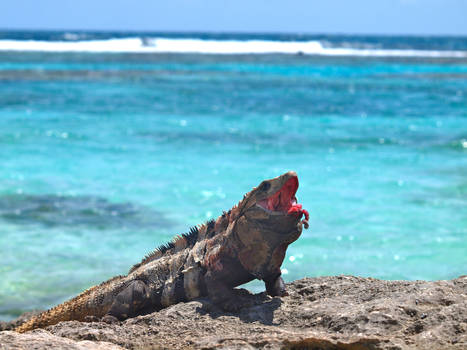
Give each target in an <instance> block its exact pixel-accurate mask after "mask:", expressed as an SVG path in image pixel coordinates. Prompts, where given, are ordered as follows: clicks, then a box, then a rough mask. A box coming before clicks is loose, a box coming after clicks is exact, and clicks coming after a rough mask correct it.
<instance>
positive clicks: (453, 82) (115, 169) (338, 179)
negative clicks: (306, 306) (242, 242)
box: [0, 32, 467, 319]
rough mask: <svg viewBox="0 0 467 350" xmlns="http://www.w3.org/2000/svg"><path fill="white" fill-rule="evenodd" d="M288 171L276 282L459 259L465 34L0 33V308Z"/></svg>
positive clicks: (462, 270)
mask: <svg viewBox="0 0 467 350" xmlns="http://www.w3.org/2000/svg"><path fill="white" fill-rule="evenodd" d="M288 170H295V171H297V173H298V175H299V181H300V188H299V190H298V193H297V197H298V199H299V202H301V203H302V204H303V206H304V208H306V209H308V210H309V211H310V229H309V230H304V232H303V234H302V236H301V237H300V238H299V240H298V241H296V242H295V243H293V244H292V245H291V246H290V247H289V249H288V253H287V257H286V260H285V261H284V264H283V275H284V278H285V280H287V281H291V280H294V279H297V278H302V277H305V276H320V275H336V274H353V275H359V276H371V277H376V278H383V279H406V280H415V279H426V280H436V279H449V278H454V277H457V276H459V275H463V274H466V273H467V38H456V37H445V38H443V37H434V38H429V37H376V36H324V35H321V36H319V35H316V36H305V35H272V34H271V35H247V34H242V35H240V34H203V33H189V34H188V33H187V34H180V33H103V32H98V33H92V32H0V255H1V264H0V277H1V278H0V319H10V318H13V317H15V316H17V315H18V314H20V313H22V312H24V311H27V310H31V309H38V308H39V309H43V308H47V307H50V306H53V305H55V304H57V303H59V302H62V301H63V300H65V299H66V298H68V297H70V296H73V295H75V294H77V293H79V292H80V291H82V290H83V289H86V288H88V287H90V286H91V285H93V284H96V283H99V282H101V281H103V280H105V279H107V278H109V277H111V276H113V275H116V274H124V273H126V272H127V271H128V269H129V267H130V266H131V265H133V264H134V263H136V262H138V261H139V260H140V259H141V258H142V257H143V256H144V255H145V254H146V253H148V252H149V251H151V250H152V249H154V248H155V247H156V246H158V245H159V244H161V243H164V242H167V241H168V240H169V239H170V238H171V237H172V236H173V235H175V234H178V233H183V232H186V231H188V229H189V228H190V226H193V225H196V224H199V223H202V222H204V221H206V220H208V219H210V218H215V217H217V216H218V215H220V214H221V213H222V210H227V209H229V208H230V207H232V206H233V205H234V204H235V203H237V202H238V200H240V199H241V198H242V196H243V194H244V193H245V192H247V191H249V190H250V189H251V188H252V187H253V186H256V185H257V184H259V183H260V181H261V180H263V179H264V178H269V177H274V176H277V175H280V174H281V173H283V172H285V171H288ZM249 288H250V289H252V290H255V291H257V290H261V289H262V288H263V287H262V286H261V283H259V282H256V283H252V284H250V285H249Z"/></svg>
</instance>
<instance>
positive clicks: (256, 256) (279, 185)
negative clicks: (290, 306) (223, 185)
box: [232, 171, 309, 278]
mask: <svg viewBox="0 0 467 350" xmlns="http://www.w3.org/2000/svg"><path fill="white" fill-rule="evenodd" d="M297 189H298V177H297V174H296V173H295V172H293V171H289V172H287V173H285V174H283V175H281V176H278V177H276V178H274V179H270V180H264V181H263V182H261V184H259V186H258V187H256V188H254V189H253V190H252V191H251V192H249V193H248V194H246V195H245V198H244V199H243V200H242V201H241V202H240V203H239V205H238V207H237V208H238V212H236V213H235V214H236V215H235V221H234V222H233V223H234V225H233V227H232V229H233V231H234V235H235V237H237V238H238V240H239V242H240V245H239V248H237V249H238V254H237V255H238V258H239V261H240V263H241V264H242V265H243V267H244V268H245V269H246V270H247V271H249V272H250V273H251V274H253V275H254V276H256V277H257V278H264V277H267V276H270V275H271V274H275V273H278V271H280V266H281V264H282V261H283V260H284V257H285V251H286V249H287V247H288V245H289V244H290V243H292V242H294V241H295V240H297V239H298V237H300V234H301V233H302V226H305V228H308V219H309V216H308V212H307V211H306V210H304V209H302V206H301V204H298V203H297V198H296V197H295V193H296V192H297ZM302 216H305V218H304V219H303V220H301V218H302Z"/></svg>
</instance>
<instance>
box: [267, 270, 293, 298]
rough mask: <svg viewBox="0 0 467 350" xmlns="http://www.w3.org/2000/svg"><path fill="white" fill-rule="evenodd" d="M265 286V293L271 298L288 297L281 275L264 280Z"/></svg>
mask: <svg viewBox="0 0 467 350" xmlns="http://www.w3.org/2000/svg"><path fill="white" fill-rule="evenodd" d="M264 282H265V284H266V292H267V293H268V294H269V295H270V296H272V297H284V296H286V295H289V293H287V290H286V289H285V283H284V280H283V279H282V277H281V275H280V274H279V276H274V277H272V278H267V279H265V280H264Z"/></svg>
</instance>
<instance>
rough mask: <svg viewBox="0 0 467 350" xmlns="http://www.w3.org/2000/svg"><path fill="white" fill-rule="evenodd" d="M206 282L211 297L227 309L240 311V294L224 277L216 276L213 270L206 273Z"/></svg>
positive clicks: (215, 302)
mask: <svg viewBox="0 0 467 350" xmlns="http://www.w3.org/2000/svg"><path fill="white" fill-rule="evenodd" d="M204 282H205V284H206V289H207V291H208V296H209V298H210V299H211V300H212V301H213V302H214V304H217V305H218V306H219V307H221V308H222V309H224V310H225V311H238V310H240V308H241V307H242V305H241V303H240V300H239V298H238V296H237V295H236V294H235V293H234V291H233V288H232V287H230V286H228V285H227V284H226V283H225V282H224V281H223V280H222V279H220V278H216V276H215V274H214V273H213V272H211V271H208V272H206V274H205V275H204Z"/></svg>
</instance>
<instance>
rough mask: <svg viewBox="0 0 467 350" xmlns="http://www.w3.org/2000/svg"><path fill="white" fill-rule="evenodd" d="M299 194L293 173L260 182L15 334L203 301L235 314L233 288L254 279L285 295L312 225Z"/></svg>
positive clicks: (235, 299)
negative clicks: (290, 258) (287, 262)
mask: <svg viewBox="0 0 467 350" xmlns="http://www.w3.org/2000/svg"><path fill="white" fill-rule="evenodd" d="M297 189H298V178H297V175H296V174H295V172H288V173H285V174H283V175H281V176H278V177H276V178H273V179H270V180H265V181H263V182H262V183H261V184H260V185H259V186H258V187H256V188H254V189H253V190H252V191H251V192H249V193H247V194H246V195H245V196H244V197H243V199H242V200H241V201H240V202H239V203H238V204H237V205H236V206H234V207H233V208H232V209H231V210H229V211H228V212H224V213H223V214H222V215H221V216H219V218H217V220H211V221H209V222H207V223H206V224H203V225H200V226H197V227H194V228H192V229H191V230H190V231H189V232H188V233H186V234H182V235H180V236H176V237H175V238H174V239H173V240H172V241H171V242H169V243H167V244H165V245H162V246H160V247H159V248H157V249H156V250H154V251H153V252H152V253H150V254H149V255H147V256H146V257H145V258H144V259H143V260H142V261H141V262H140V263H138V264H136V265H134V266H133V267H132V268H131V269H130V271H129V273H128V275H126V276H116V277H114V278H112V279H110V280H108V281H106V282H103V283H101V284H100V285H98V286H95V287H92V288H90V289H88V290H86V291H85V292H83V293H81V294H80V295H78V296H77V297H75V298H73V299H71V300H69V301H66V302H64V303H63V304H60V305H58V306H56V307H54V308H52V309H50V310H48V311H46V312H43V313H42V314H39V315H38V316H36V317H33V318H32V319H31V320H29V321H27V322H26V323H24V324H22V325H21V326H19V327H18V328H16V331H18V332H21V333H22V332H26V331H29V330H32V329H35V328H43V327H47V326H49V325H53V324H56V323H58V322H61V321H69V320H78V321H87V320H96V319H102V320H103V321H107V322H113V321H116V320H124V319H126V318H129V317H134V316H137V315H142V314H146V313H149V312H153V311H156V310H160V309H162V308H164V307H167V306H169V305H173V304H175V303H178V302H181V301H188V300H193V299H196V298H198V297H201V296H209V298H211V299H212V300H213V301H214V302H215V303H217V304H218V305H219V306H221V307H222V308H224V309H225V310H228V311H234V310H238V309H239V308H240V307H241V305H240V304H239V303H238V300H237V297H236V296H235V294H234V293H233V288H234V287H236V286H239V285H241V284H244V283H246V282H249V281H251V280H253V279H255V278H257V279H261V280H263V281H264V282H265V285H266V291H267V293H268V294H270V295H272V296H282V295H285V294H286V293H287V292H286V290H285V285H284V281H283V280H282V277H281V271H280V266H281V264H282V262H283V260H284V256H285V252H286V249H287V247H288V245H289V244H290V243H292V242H294V241H295V240H296V239H298V237H299V236H300V234H301V232H302V225H303V226H305V227H306V228H307V227H308V212H307V211H306V210H304V209H302V206H301V205H300V204H298V203H297V200H296V198H295V193H296V191H297ZM303 215H305V219H304V220H301V217H302V216H303Z"/></svg>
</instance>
